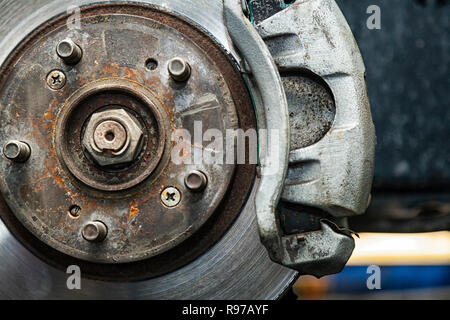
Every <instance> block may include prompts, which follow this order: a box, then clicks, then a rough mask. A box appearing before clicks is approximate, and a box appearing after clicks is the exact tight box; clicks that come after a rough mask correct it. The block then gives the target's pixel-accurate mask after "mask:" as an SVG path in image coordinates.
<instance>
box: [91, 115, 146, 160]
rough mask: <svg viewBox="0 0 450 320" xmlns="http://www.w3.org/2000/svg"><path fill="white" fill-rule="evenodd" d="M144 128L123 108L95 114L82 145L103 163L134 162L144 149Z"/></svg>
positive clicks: (95, 158) (93, 157)
mask: <svg viewBox="0 0 450 320" xmlns="http://www.w3.org/2000/svg"><path fill="white" fill-rule="evenodd" d="M142 137H143V131H142V129H141V126H140V124H139V122H138V121H137V119H136V118H135V117H134V116H132V115H131V114H129V113H128V112H127V111H125V110H124V109H114V110H107V111H102V112H97V113H94V114H93V115H92V116H91V119H90V120H89V122H88V124H87V126H86V131H85V133H84V137H83V146H84V148H85V150H86V152H87V153H88V154H89V155H90V157H91V158H92V159H93V160H94V161H95V162H96V163H97V164H99V165H100V166H112V165H120V164H126V163H130V162H132V161H134V160H135V159H136V158H137V156H138V155H139V152H140V151H141V149H142Z"/></svg>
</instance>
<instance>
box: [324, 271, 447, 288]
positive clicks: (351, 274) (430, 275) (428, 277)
mask: <svg viewBox="0 0 450 320" xmlns="http://www.w3.org/2000/svg"><path fill="white" fill-rule="evenodd" d="M367 267H368V266H347V267H345V268H344V270H343V271H342V272H341V273H339V274H337V275H333V276H330V277H329V279H328V280H329V282H330V283H331V286H332V290H333V292H335V293H355V292H365V293H367V290H368V288H367V279H368V278H369V277H370V275H371V274H372V273H367ZM380 268H381V289H382V290H413V289H429V288H444V287H450V265H442V266H439V265H432V266H380Z"/></svg>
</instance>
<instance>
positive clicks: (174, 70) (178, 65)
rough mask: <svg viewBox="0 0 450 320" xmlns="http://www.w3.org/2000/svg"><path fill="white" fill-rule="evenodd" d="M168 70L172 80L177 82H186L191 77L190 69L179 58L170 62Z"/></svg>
mask: <svg viewBox="0 0 450 320" xmlns="http://www.w3.org/2000/svg"><path fill="white" fill-rule="evenodd" d="M168 70H169V74H170V76H171V77H172V79H173V80H175V81H178V82H183V81H187V80H188V79H189V77H190V76H191V67H190V66H189V64H188V63H187V62H186V61H184V60H183V59H181V58H174V59H172V60H170V61H169V65H168Z"/></svg>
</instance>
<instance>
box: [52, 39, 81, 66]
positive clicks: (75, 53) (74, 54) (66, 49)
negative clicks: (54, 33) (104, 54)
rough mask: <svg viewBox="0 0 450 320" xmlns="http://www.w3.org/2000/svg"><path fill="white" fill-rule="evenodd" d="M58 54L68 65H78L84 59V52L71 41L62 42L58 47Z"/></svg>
mask: <svg viewBox="0 0 450 320" xmlns="http://www.w3.org/2000/svg"><path fill="white" fill-rule="evenodd" d="M56 53H57V54H58V56H59V57H60V58H61V59H62V60H63V61H64V62H65V63H66V64H77V63H78V62H79V61H80V60H81V58H82V57H83V51H82V50H81V48H80V47H79V46H78V45H77V44H76V43H75V42H73V41H72V40H71V39H64V40H62V41H60V42H59V43H58V45H57V46H56Z"/></svg>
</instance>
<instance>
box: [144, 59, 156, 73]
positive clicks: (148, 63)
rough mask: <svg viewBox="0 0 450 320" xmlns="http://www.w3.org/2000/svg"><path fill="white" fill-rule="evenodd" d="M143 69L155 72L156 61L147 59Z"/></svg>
mask: <svg viewBox="0 0 450 320" xmlns="http://www.w3.org/2000/svg"><path fill="white" fill-rule="evenodd" d="M145 67H146V68H147V70H150V71H153V70H156V68H158V61H156V60H155V59H148V60H147V61H146V62H145Z"/></svg>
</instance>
